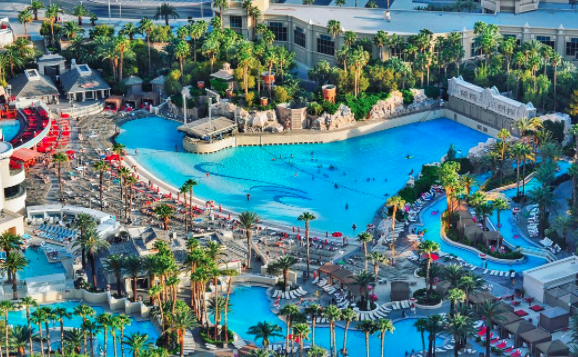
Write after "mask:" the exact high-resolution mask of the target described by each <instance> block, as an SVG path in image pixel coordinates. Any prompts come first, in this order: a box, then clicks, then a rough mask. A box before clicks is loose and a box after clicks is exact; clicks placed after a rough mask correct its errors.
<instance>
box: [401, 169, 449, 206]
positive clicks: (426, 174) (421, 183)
mask: <svg viewBox="0 0 578 357" xmlns="http://www.w3.org/2000/svg"><path fill="white" fill-rule="evenodd" d="M438 171H439V168H438V167H437V166H429V165H424V166H422V168H421V176H420V178H419V179H417V180H416V181H415V182H414V185H413V187H409V186H405V187H404V188H402V189H401V190H400V191H399V193H398V195H399V196H401V198H403V199H404V200H405V201H406V202H409V203H413V202H415V200H417V199H418V198H419V196H420V195H421V194H422V193H423V192H425V191H429V189H430V188H431V186H432V185H433V184H435V183H436V182H437V181H438V180H439V175H438Z"/></svg>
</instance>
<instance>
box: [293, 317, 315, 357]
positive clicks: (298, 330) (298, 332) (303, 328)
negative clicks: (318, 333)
mask: <svg viewBox="0 0 578 357" xmlns="http://www.w3.org/2000/svg"><path fill="white" fill-rule="evenodd" d="M310 333H311V328H310V327H309V325H308V324H306V323H303V322H301V323H298V324H295V326H293V336H295V337H294V338H295V339H299V357H303V341H304V340H308V339H309V334H310Z"/></svg>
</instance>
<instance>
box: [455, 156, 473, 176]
mask: <svg viewBox="0 0 578 357" xmlns="http://www.w3.org/2000/svg"><path fill="white" fill-rule="evenodd" d="M457 161H458V162H459V163H460V170H459V171H458V174H460V175H463V174H466V173H468V172H472V171H473V170H474V165H473V164H472V161H471V160H470V159H468V158H467V157H462V158H459V159H458V160H457Z"/></svg>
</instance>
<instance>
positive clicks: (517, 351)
mask: <svg viewBox="0 0 578 357" xmlns="http://www.w3.org/2000/svg"><path fill="white" fill-rule="evenodd" d="M521 355H522V351H520V350H516V352H514V353H512V354H511V355H510V356H512V357H520V356H521Z"/></svg>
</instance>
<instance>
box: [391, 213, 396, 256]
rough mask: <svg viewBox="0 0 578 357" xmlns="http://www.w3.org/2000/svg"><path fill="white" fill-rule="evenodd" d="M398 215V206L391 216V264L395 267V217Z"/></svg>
mask: <svg viewBox="0 0 578 357" xmlns="http://www.w3.org/2000/svg"><path fill="white" fill-rule="evenodd" d="M396 215H397V205H394V206H393V212H392V215H391V264H392V265H393V259H394V258H395V216H396Z"/></svg>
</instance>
